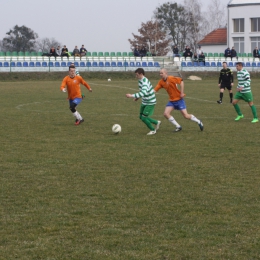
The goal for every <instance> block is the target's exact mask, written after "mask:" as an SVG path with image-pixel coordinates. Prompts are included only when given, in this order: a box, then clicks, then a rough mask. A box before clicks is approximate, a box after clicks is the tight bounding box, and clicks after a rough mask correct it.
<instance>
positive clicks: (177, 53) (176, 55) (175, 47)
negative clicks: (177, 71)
mask: <svg viewBox="0 0 260 260" xmlns="http://www.w3.org/2000/svg"><path fill="white" fill-rule="evenodd" d="M172 52H173V58H174V57H180V54H179V49H178V47H177V46H176V45H174V46H173V47H172Z"/></svg>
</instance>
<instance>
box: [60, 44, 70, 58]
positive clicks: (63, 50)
mask: <svg viewBox="0 0 260 260" xmlns="http://www.w3.org/2000/svg"><path fill="white" fill-rule="evenodd" d="M61 56H66V57H69V56H70V53H69V51H68V48H67V47H66V45H64V46H63V48H62V49H61Z"/></svg>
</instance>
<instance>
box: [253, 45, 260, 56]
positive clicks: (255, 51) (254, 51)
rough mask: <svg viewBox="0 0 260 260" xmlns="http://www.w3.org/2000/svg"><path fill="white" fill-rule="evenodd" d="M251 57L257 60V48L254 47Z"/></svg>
mask: <svg viewBox="0 0 260 260" xmlns="http://www.w3.org/2000/svg"><path fill="white" fill-rule="evenodd" d="M253 57H254V58H259V50H258V48H257V47H255V49H254V50H253Z"/></svg>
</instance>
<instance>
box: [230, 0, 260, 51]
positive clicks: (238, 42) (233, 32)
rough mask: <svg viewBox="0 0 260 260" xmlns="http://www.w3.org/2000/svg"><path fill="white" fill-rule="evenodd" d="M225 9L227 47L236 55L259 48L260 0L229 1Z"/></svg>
mask: <svg viewBox="0 0 260 260" xmlns="http://www.w3.org/2000/svg"><path fill="white" fill-rule="evenodd" d="M227 7H228V28H227V29H228V30H227V47H230V48H231V47H232V46H234V47H235V49H236V51H237V52H238V53H252V52H253V50H254V48H255V47H256V46H257V47H258V48H260V0H231V1H229V3H228V6H227Z"/></svg>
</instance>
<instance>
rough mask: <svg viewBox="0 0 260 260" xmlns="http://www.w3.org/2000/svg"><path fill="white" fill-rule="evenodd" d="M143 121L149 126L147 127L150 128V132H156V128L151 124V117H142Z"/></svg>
mask: <svg viewBox="0 0 260 260" xmlns="http://www.w3.org/2000/svg"><path fill="white" fill-rule="evenodd" d="M141 120H142V121H143V122H144V123H145V124H146V125H147V127H148V128H149V129H150V130H152V131H154V130H155V129H154V127H153V125H152V124H151V122H150V120H149V117H144V116H142V117H141Z"/></svg>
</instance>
